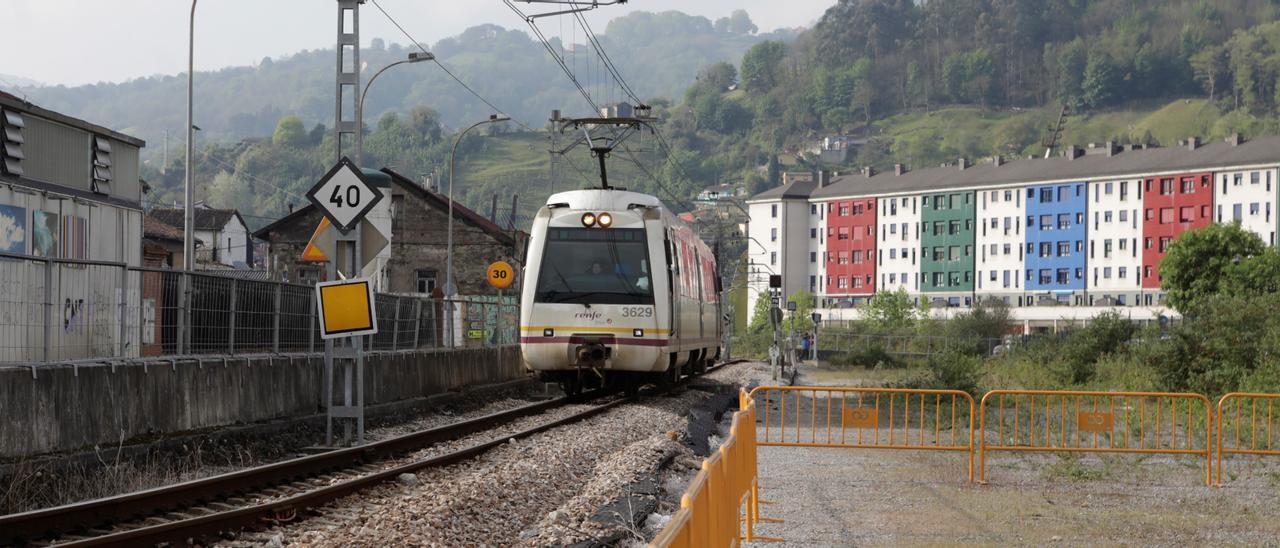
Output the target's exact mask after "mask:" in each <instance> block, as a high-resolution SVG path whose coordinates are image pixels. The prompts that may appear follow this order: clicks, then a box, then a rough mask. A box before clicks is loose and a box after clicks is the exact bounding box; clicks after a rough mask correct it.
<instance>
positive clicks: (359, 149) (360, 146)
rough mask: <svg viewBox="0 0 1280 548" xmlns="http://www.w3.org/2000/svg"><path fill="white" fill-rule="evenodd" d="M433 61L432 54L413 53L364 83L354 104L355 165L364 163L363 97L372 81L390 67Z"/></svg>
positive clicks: (376, 73)
mask: <svg viewBox="0 0 1280 548" xmlns="http://www.w3.org/2000/svg"><path fill="white" fill-rule="evenodd" d="M435 59H436V56H435V55H434V54H432V53H429V52H425V51H415V52H412V53H410V54H409V57H408V58H406V59H401V60H399V61H396V62H394V63H391V64H390V65H387V66H385V67H382V68H381V69H379V70H378V72H375V73H373V76H372V77H371V78H369V81H368V82H365V84H364V89H363V90H361V91H360V101H359V102H357V103H356V120H359V121H360V126H361V127H360V131H357V132H356V164H360V163H363V162H364V127H363V126H364V96H365V95H368V94H369V86H372V85H373V81H374V80H377V79H378V76H379V75H381V74H382V73H384V72H386V71H387V69H389V68H391V67H394V66H396V65H403V64H405V63H421V62H423V61H434V60H435Z"/></svg>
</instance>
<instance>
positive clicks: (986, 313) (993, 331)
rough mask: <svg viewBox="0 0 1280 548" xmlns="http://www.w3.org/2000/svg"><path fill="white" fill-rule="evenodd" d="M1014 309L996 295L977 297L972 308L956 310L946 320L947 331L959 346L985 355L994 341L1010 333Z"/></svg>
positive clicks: (961, 348)
mask: <svg viewBox="0 0 1280 548" xmlns="http://www.w3.org/2000/svg"><path fill="white" fill-rule="evenodd" d="M1010 317H1011V313H1010V312H1009V305H1007V304H1005V302H1004V301H1002V300H1000V299H997V298H995V297H988V298H986V299H978V300H975V301H974V303H973V307H972V308H970V309H969V310H966V311H964V312H961V313H959V314H956V315H955V317H953V318H951V320H950V321H948V322H947V323H946V328H945V333H946V335H947V336H948V337H951V338H952V339H956V340H958V343H957V344H956V345H955V346H954V347H953V348H955V349H957V350H960V351H963V352H966V353H969V354H975V355H985V354H986V353H988V352H990V351H991V347H992V343H994V342H995V341H996V340H999V339H1001V338H1003V337H1004V336H1005V335H1006V334H1008V333H1009V327H1010V326H1011V325H1012V323H1011V322H1010Z"/></svg>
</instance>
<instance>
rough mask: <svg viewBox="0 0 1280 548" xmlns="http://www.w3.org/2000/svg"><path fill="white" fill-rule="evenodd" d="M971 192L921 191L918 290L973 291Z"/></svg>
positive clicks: (973, 218) (940, 291)
mask: <svg viewBox="0 0 1280 548" xmlns="http://www.w3.org/2000/svg"><path fill="white" fill-rule="evenodd" d="M974 202H975V198H974V195H973V192H942V193H937V194H925V195H924V199H923V200H922V203H921V205H922V206H923V207H921V212H920V256H921V257H922V258H923V260H921V261H920V290H921V291H922V292H925V293H948V292H963V291H973V283H974V282H973V276H974V274H973V268H974V233H975V231H974V223H975V222H976V221H975V213H976V208H975V207H974V206H975V204H974Z"/></svg>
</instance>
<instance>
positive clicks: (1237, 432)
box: [1215, 392, 1280, 485]
mask: <svg viewBox="0 0 1280 548" xmlns="http://www.w3.org/2000/svg"><path fill="white" fill-rule="evenodd" d="M1277 400H1280V394H1252V393H1245V392H1232V393H1230V394H1227V395H1225V396H1222V398H1221V399H1219V400H1218V414H1217V424H1218V428H1217V430H1218V435H1217V443H1216V445H1217V451H1218V474H1217V481H1216V482H1215V483H1217V484H1218V485H1222V455H1224V454H1235V455H1280V448H1278V447H1276V444H1275V441H1276V435H1275V431H1276V430H1280V427H1278V426H1280V425H1277V424H1276V423H1277V421H1280V414H1277V410H1276V407H1280V406H1277V405H1276V401H1277ZM1259 402H1266V409H1265V411H1266V417H1265V418H1263V423H1262V426H1261V427H1259V426H1258V418H1259V416H1260V415H1261V414H1260V412H1259V409H1258V403H1259ZM1229 404H1234V405H1232V406H1231V407H1234V408H1235V413H1234V414H1232V413H1230V412H1226V413H1224V411H1226V410H1227V407H1228V405H1229ZM1246 409H1247V411H1246ZM1228 420H1229V421H1231V425H1230V426H1228V425H1227V421H1228ZM1264 430H1265V432H1266V437H1265V441H1266V443H1265V444H1264V443H1262V441H1263V439H1264V438H1263V436H1262V433H1263V431H1264ZM1224 431H1225V432H1226V433H1227V434H1228V435H1230V434H1232V433H1233V432H1234V436H1230V437H1224V436H1223V433H1224ZM1242 433H1243V434H1242ZM1224 438H1225V439H1230V440H1232V442H1231V444H1230V446H1227V445H1224V443H1223V440H1224ZM1260 446H1261V447H1260Z"/></svg>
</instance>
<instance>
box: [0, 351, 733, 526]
mask: <svg viewBox="0 0 1280 548" xmlns="http://www.w3.org/2000/svg"><path fill="white" fill-rule="evenodd" d="M739 361H741V360H734V361H731V362H726V363H722V364H719V365H717V366H716V367H714V368H709V369H708V370H707V372H711V371H715V370H718V369H720V368H721V367H723V366H725V365H728V364H731V363H737V362H739ZM692 378H695V377H686V378H685V379H684V380H682V381H681V382H680V383H677V384H675V385H672V386H667V387H659V388H657V389H654V390H648V391H644V392H642V393H641V394H640V395H641V396H652V395H658V394H661V393H664V392H666V391H667V390H669V389H670V388H673V387H675V386H680V385H683V384H685V383H686V382H688V381H689V380H690V379H692ZM611 393H613V392H609V391H605V390H597V391H594V392H591V393H588V394H584V395H583V396H580V397H578V398H571V397H562V398H557V399H554V400H548V401H545V402H538V403H534V404H530V405H525V406H521V407H518V408H515V409H510V410H507V411H502V412H498V413H493V414H490V415H485V416H483V417H477V418H475V419H470V420H466V421H461V422H458V423H454V424H449V425H445V426H441V427H437V428H431V429H428V430H423V431H419V432H414V433H411V434H407V435H404V436H398V437H395V438H391V439H387V440H383V441H379V442H375V443H372V444H369V445H365V446H361V447H350V448H344V449H337V450H333V451H327V452H324V453H320V454H316V455H309V456H306V457H299V458H296V459H290V460H287V461H282V462H278V463H273V464H268V465H264V466H259V467H255V468H248V469H245V470H239V471H235V472H230V473H227V474H220V475H216V476H210V477H207V478H201V479H197V480H192V481H189V482H183V483H179V484H174V485H168V486H164V487H157V488H154V489H148V490H144V491H138V492H134V493H126V494H122V495H118V496H112V497H105V498H101V499H96V500H91V501H85V502H80V503H75V504H69V505H65V506H60V507H55V508H47V509H41V510H34V511H31V512H24V513H21V514H11V515H8V516H0V544H6V545H8V544H21V543H24V542H45V543H49V542H50V539H52V541H51V542H52V543H53V544H56V545H58V546H137V545H140V544H157V543H162V542H182V543H185V542H186V541H187V540H188V539H193V538H198V537H200V536H207V535H216V534H218V533H221V532H224V531H229V530H238V529H239V528H242V527H246V526H248V527H252V526H255V525H260V524H262V523H275V522H281V521H289V520H291V519H293V518H295V517H296V516H297V512H298V511H300V510H305V509H307V508H312V507H315V506H318V505H321V504H324V503H326V502H329V501H332V500H334V499H337V498H341V497H343V496H346V495H349V494H351V493H355V492H357V491H360V490H362V489H365V488H367V487H370V486H372V485H375V484H377V483H381V482H384V481H387V480H390V479H394V478H395V477H397V476H399V475H400V474H403V473H407V472H411V471H415V470H420V469H423V468H431V467H438V466H445V465H449V464H454V463H457V462H461V461H463V460H466V459H469V458H472V457H474V456H477V455H480V454H482V453H484V452H486V451H488V450H490V449H492V448H494V447H497V446H499V445H502V444H503V443H507V441H508V440H511V439H521V438H526V437H529V436H532V435H535V434H538V433H541V432H544V431H547V430H550V429H553V428H557V427H560V426H564V425H567V424H570V423H573V422H577V421H580V420H583V419H586V418H589V417H592V416H594V415H597V414H599V413H602V412H604V411H607V410H609V409H612V408H614V407H616V406H618V405H622V404H624V403H629V402H633V401H636V399H637V398H638V397H639V396H635V397H627V398H620V399H617V400H613V401H610V402H607V403H604V404H601V405H597V406H595V407H592V408H590V409H586V410H584V411H582V412H579V413H575V414H573V415H571V416H568V417H565V418H561V419H557V420H554V421H550V422H547V423H544V424H540V425H537V426H534V427H531V428H529V429H526V430H523V431H521V432H518V433H515V434H511V435H505V436H501V437H499V438H498V439H494V440H491V441H488V442H484V443H480V444H477V445H474V446H471V447H467V448H464V449H461V450H459V451H455V452H452V453H449V454H445V455H439V456H436V457H432V458H428V459H424V460H420V461H416V462H411V463H407V464H402V465H399V466H394V467H392V468H389V469H387V470H382V471H378V472H371V473H360V472H359V470H358V468H359V467H360V466H367V465H370V464H373V463H376V462H378V461H379V460H380V459H386V458H391V457H394V456H397V455H402V454H404V453H407V452H410V451H413V450H417V449H421V448H424V447H428V446H430V445H432V444H436V443H440V442H444V441H451V440H455V439H458V438H461V437H464V436H467V435H471V434H476V433H481V432H484V431H486V430H489V429H491V428H493V427H495V426H500V425H502V424H505V423H508V422H511V421H513V420H515V419H518V418H522V417H526V416H531V415H536V414H540V413H543V412H545V411H547V410H550V409H554V408H557V407H561V406H564V405H568V404H573V403H582V402H584V401H590V400H592V399H598V398H599V397H603V396H605V395H608V394H611ZM344 471H346V472H352V473H357V474H360V475H357V476H356V477H353V478H349V479H344V480H342V481H340V482H338V483H335V484H332V485H329V486H324V487H317V488H315V489H311V490H307V491H305V492H302V493H298V494H294V495H290V496H287V497H284V498H280V499H277V500H273V501H270V502H265V503H261V504H256V505H253V506H244V507H240V508H234V509H231V510H226V511H212V512H210V511H209V510H207V509H205V510H199V509H197V508H198V507H201V506H204V505H209V504H210V503H215V502H219V501H221V500H225V499H228V498H231V497H235V496H237V495H244V494H252V493H256V492H260V491H262V490H266V489H271V488H273V487H280V486H288V485H289V484H290V482H295V481H299V480H304V479H308V478H312V477H316V476H320V475H323V474H326V473H341V472H344ZM224 504H225V503H224ZM184 511H185V513H186V514H195V515H193V516H192V517H189V518H186V519H174V520H173V521H169V522H167V523H160V524H155V525H146V526H142V527H138V528H133V529H128V530H124V531H117V532H107V533H105V534H100V535H98V536H94V537H92V538H76V537H77V536H89V535H94V534H96V533H100V532H102V531H103V530H104V529H108V528H110V527H112V526H114V525H116V524H120V523H127V522H130V521H138V520H146V519H150V518H163V517H164V516H173V515H179V516H180V517H185V514H184ZM166 512H167V514H166ZM169 519H171V518H169ZM58 538H70V539H72V540H70V541H68V542H60V541H59V540H57V539H58Z"/></svg>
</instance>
